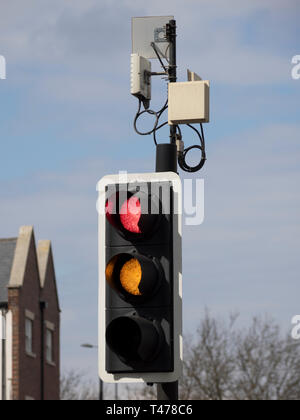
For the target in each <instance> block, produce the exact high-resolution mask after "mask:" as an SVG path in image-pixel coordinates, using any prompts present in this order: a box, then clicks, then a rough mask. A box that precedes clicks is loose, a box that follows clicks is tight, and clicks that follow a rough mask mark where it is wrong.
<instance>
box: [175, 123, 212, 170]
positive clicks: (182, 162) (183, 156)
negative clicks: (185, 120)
mask: <svg viewBox="0 0 300 420" xmlns="http://www.w3.org/2000/svg"><path fill="white" fill-rule="evenodd" d="M187 125H188V127H190V128H191V129H193V130H194V131H195V132H196V133H197V135H198V137H199V140H200V146H198V145H194V146H190V147H187V148H186V149H184V150H183V152H181V153H179V156H178V164H179V166H180V168H181V169H182V170H183V171H185V172H190V173H191V172H197V171H200V169H202V168H203V166H204V165H205V162H206V151H205V138H204V130H203V125H202V124H200V129H201V134H200V133H199V131H198V130H197V129H196V128H195V127H193V126H192V125H190V124H187ZM193 149H198V150H201V160H200V162H199V163H198V165H195V166H190V165H188V164H187V161H186V157H187V154H188V153H189V152H190V151H191V150H193Z"/></svg>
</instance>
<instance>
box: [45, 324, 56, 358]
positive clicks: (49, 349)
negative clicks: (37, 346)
mask: <svg viewBox="0 0 300 420" xmlns="http://www.w3.org/2000/svg"><path fill="white" fill-rule="evenodd" d="M49 340H50V341H49ZM46 362H47V363H48V364H50V365H54V363H55V360H54V329H52V328H48V327H46Z"/></svg>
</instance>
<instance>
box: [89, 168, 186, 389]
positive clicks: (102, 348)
mask: <svg viewBox="0 0 300 420" xmlns="http://www.w3.org/2000/svg"><path fill="white" fill-rule="evenodd" d="M149 182H150V183H151V182H153V183H155V182H170V183H171V185H172V188H173V191H174V211H175V213H176V214H177V215H178V217H176V218H174V219H175V220H177V221H178V223H173V238H174V239H173V255H174V267H173V273H174V278H173V293H174V306H173V308H174V309H173V311H174V313H173V319H174V331H173V333H174V344H173V348H174V370H173V372H160V373H157V372H154V373H153V372H151V373H126V374H124V373H122V374H110V373H108V372H107V371H106V348H107V347H106V339H105V331H106V319H105V308H106V301H105V299H106V278H105V268H106V254H105V249H106V248H105V245H106V238H105V232H106V215H105V204H106V189H107V187H108V186H109V185H114V184H118V185H121V184H131V183H149ZM97 191H98V192H99V197H98V203H97V209H98V213H99V376H100V378H101V379H102V380H103V381H104V382H109V383H114V382H125V383H126V382H127V383H130V382H146V383H161V382H174V381H176V380H178V379H179V378H180V376H181V374H182V359H183V355H182V245H181V238H182V221H181V220H182V187H181V180H180V178H179V176H178V175H177V174H175V173H173V172H164V173H149V174H126V175H108V176H105V177H104V178H102V179H101V180H100V181H99V183H98V185H97Z"/></svg>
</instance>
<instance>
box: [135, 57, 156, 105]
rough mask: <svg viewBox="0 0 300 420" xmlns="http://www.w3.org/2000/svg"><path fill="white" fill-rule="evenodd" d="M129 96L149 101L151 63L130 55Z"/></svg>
mask: <svg viewBox="0 0 300 420" xmlns="http://www.w3.org/2000/svg"><path fill="white" fill-rule="evenodd" d="M130 92H131V94H132V95H134V96H137V97H138V98H141V99H147V100H150V99H151V62H150V61H149V60H147V59H146V58H144V57H142V56H140V55H139V54H131V90H130Z"/></svg>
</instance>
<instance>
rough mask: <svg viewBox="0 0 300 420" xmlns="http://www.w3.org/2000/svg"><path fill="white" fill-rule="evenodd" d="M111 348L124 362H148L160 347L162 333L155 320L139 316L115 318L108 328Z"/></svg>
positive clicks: (108, 342)
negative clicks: (160, 333) (154, 322)
mask: <svg viewBox="0 0 300 420" xmlns="http://www.w3.org/2000/svg"><path fill="white" fill-rule="evenodd" d="M106 341H107V344H108V346H109V347H110V349H111V350H112V351H113V352H114V353H116V355H117V356H118V357H119V358H120V359H121V360H123V361H124V362H139V361H143V362H148V361H151V360H153V359H154V358H155V356H156V355H157V353H158V352H159V349H160V335H159V332H158V330H157V328H156V327H155V325H154V324H153V322H151V321H149V320H147V319H145V318H142V317H138V316H122V317H119V318H116V319H114V320H113V321H112V322H111V323H110V324H109V325H108V327H107V329H106Z"/></svg>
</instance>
